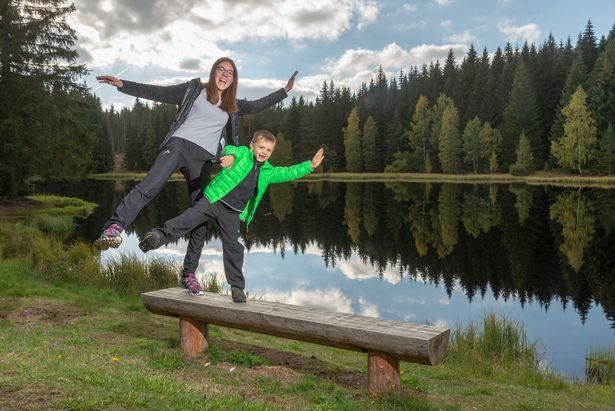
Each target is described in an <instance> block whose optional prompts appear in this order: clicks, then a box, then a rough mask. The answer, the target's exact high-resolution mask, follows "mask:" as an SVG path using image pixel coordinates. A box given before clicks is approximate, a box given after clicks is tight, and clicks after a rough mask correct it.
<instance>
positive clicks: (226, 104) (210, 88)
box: [205, 57, 239, 113]
mask: <svg viewBox="0 0 615 411" xmlns="http://www.w3.org/2000/svg"><path fill="white" fill-rule="evenodd" d="M225 61H226V62H228V63H230V64H231V66H233V82H232V83H231V85H230V86H229V87H228V88H227V89H226V90H224V91H223V92H222V103H221V104H220V109H222V110H223V111H226V112H227V113H236V112H237V111H239V109H238V108H237V99H236V96H237V77H238V76H237V67H236V66H235V62H234V61H233V60H231V59H230V58H228V57H220V58H219V59H218V60H216V62H215V63H214V64H213V65H212V66H211V70H210V71H209V80H207V83H206V84H205V90H206V91H207V101H209V102H210V103H211V104H216V103H217V102H218V89H216V84H215V81H214V80H215V78H216V77H215V76H216V69H217V68H218V66H219V65H220V63H223V62H225Z"/></svg>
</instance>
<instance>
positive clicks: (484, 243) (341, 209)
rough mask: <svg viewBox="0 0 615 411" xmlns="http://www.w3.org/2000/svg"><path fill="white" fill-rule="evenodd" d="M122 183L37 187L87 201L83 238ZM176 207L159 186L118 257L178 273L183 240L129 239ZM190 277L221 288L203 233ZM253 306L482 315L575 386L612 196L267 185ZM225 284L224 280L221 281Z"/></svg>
mask: <svg viewBox="0 0 615 411" xmlns="http://www.w3.org/2000/svg"><path fill="white" fill-rule="evenodd" d="M134 184H135V183H134V182H132V181H105V180H85V181H82V182H79V183H72V184H39V185H37V186H36V187H35V189H34V191H35V192H36V193H53V194H60V195H68V196H74V197H79V198H83V199H85V200H88V201H92V202H95V203H97V204H99V207H98V208H97V209H96V210H95V212H94V213H93V214H92V215H90V216H89V217H88V218H87V219H85V220H84V221H81V222H79V224H78V226H77V228H76V230H75V233H74V235H73V236H72V238H71V239H69V241H70V240H73V239H76V238H80V239H84V240H86V241H89V242H92V241H93V240H94V239H95V238H96V237H98V235H99V234H100V231H101V229H102V226H103V224H104V223H105V221H106V220H107V218H108V217H109V216H110V215H111V213H112V211H113V209H114V207H115V205H117V203H118V202H119V201H120V199H121V198H122V197H123V195H124V194H125V193H126V192H128V190H130V189H131V188H132V186H133V185H134ZM187 206H188V200H187V190H186V188H185V183H179V182H178V183H169V184H167V186H166V187H165V189H164V190H163V191H162V192H161V193H160V194H159V195H158V197H156V199H154V200H153V201H152V202H151V203H150V204H149V205H148V206H146V207H145V208H144V209H143V211H142V212H141V214H140V215H139V217H138V218H137V220H135V222H134V223H133V224H132V225H131V226H130V227H128V229H127V230H126V232H125V233H124V234H123V236H124V242H123V244H122V246H121V247H120V248H119V249H117V250H109V251H105V252H103V253H102V255H101V258H102V261H103V263H104V262H105V261H108V260H109V259H111V258H116V257H117V256H118V255H119V254H120V253H134V254H135V255H138V256H140V257H142V258H143V259H144V260H147V259H151V258H156V257H160V256H163V257H165V258H168V259H170V260H172V261H176V262H177V264H178V265H180V264H181V262H182V261H183V255H184V251H185V249H186V244H187V241H186V240H183V239H182V240H180V241H178V242H177V243H175V244H170V245H168V246H166V247H163V248H161V249H159V250H156V251H153V252H150V253H147V254H143V253H142V252H141V251H140V250H139V249H138V247H137V243H138V238H139V236H141V235H143V234H144V233H145V232H147V231H149V230H150V229H151V228H153V227H156V226H160V225H162V223H164V221H165V220H167V219H169V218H171V217H174V216H175V215H177V214H179V213H180V212H181V211H183V209H184V208H185V207H187ZM209 235H210V237H211V238H210V241H209V242H208V243H207V244H206V246H205V249H204V250H203V254H202V257H201V261H200V266H199V275H204V276H210V275H216V276H217V277H218V278H219V279H220V280H221V281H224V275H223V268H222V249H221V243H220V241H219V240H218V235H217V230H216V227H215V226H211V230H210V233H209ZM243 238H244V241H245V245H246V249H247V252H246V256H245V261H244V274H245V277H246V290H247V291H248V293H249V295H250V296H251V297H254V298H262V299H268V300H275V301H281V302H285V303H289V304H298V305H306V306H314V307H319V308H322V309H326V310H332V311H337V312H346V313H354V314H361V315H367V316H372V317H379V318H385V319H392V320H403V321H410V322H416V323H429V324H438V325H446V326H450V327H454V326H456V325H464V324H467V323H469V322H472V321H473V322H480V321H481V320H482V318H483V316H484V314H485V313H489V312H495V313H498V314H501V315H505V316H507V317H509V318H511V319H514V320H518V321H519V322H521V323H523V324H524V325H525V327H526V330H527V333H528V337H529V339H530V340H538V341H539V344H540V345H539V347H540V350H542V352H544V354H543V358H544V366H545V367H549V368H551V369H553V370H555V371H557V372H559V373H561V374H564V375H566V376H567V377H569V378H571V379H576V378H578V379H584V368H585V355H586V353H587V350H588V348H589V347H597V346H600V347H605V346H608V345H611V346H612V347H615V189H597V188H591V189H589V188H583V189H579V188H561V187H554V186H531V185H525V184H494V185H488V184H477V185H474V184H433V183H428V184H425V183H400V182H395V183H337V182H336V183H331V182H299V183H293V184H283V185H277V186H272V187H271V188H270V192H269V195H268V196H265V198H264V199H263V202H262V203H261V205H260V207H259V210H258V212H257V214H256V217H255V220H254V221H253V222H252V224H251V225H250V227H249V229H248V230H247V231H246V230H245V227H244V235H243ZM224 285H225V286H226V283H224Z"/></svg>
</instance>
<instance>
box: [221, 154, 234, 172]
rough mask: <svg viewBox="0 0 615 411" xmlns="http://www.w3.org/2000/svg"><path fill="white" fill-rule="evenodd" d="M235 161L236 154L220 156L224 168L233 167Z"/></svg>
mask: <svg viewBox="0 0 615 411" xmlns="http://www.w3.org/2000/svg"><path fill="white" fill-rule="evenodd" d="M234 162H235V156H231V155H228V156H222V157H220V165H221V166H222V167H224V168H228V169H229V170H230V169H231V167H233V163H234Z"/></svg>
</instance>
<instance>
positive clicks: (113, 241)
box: [94, 223, 124, 250]
mask: <svg viewBox="0 0 615 411" xmlns="http://www.w3.org/2000/svg"><path fill="white" fill-rule="evenodd" d="M122 231H124V228H122V226H120V225H119V224H115V223H113V224H111V225H110V226H109V227H107V228H105V230H104V231H103V232H102V234H101V235H100V237H98V238H97V239H96V240H95V241H94V245H95V246H96V247H98V248H99V249H100V250H108V249H109V248H118V247H119V246H120V244H122V236H121V234H122Z"/></svg>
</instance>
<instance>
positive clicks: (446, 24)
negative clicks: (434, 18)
mask: <svg viewBox="0 0 615 411" xmlns="http://www.w3.org/2000/svg"><path fill="white" fill-rule="evenodd" d="M452 24H453V22H452V21H450V20H442V21H441V22H440V27H450V26H451V25H452Z"/></svg>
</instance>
